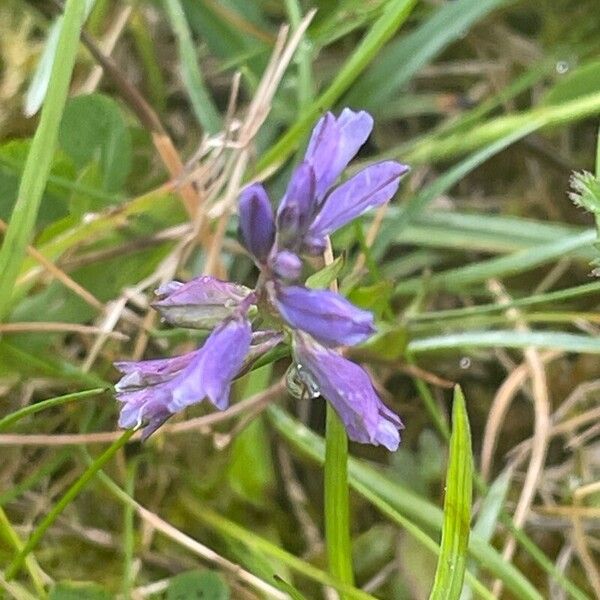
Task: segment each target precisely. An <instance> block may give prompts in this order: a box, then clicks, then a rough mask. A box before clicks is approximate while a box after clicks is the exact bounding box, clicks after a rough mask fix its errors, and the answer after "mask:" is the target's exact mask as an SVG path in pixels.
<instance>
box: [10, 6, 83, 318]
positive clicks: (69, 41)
mask: <svg viewBox="0 0 600 600" xmlns="http://www.w3.org/2000/svg"><path fill="white" fill-rule="evenodd" d="M85 8H86V7H85V2H82V1H81V0H67V3H66V5H65V11H64V16H63V22H62V26H61V30H60V35H59V38H58V46H57V48H56V58H55V60H54V64H53V66H52V72H51V75H50V84H49V87H48V93H47V94H46V99H45V101H44V106H43V108H42V115H41V117H40V124H39V126H38V128H37V130H36V132H35V135H34V137H33V141H32V143H31V148H30V150H29V154H28V155H27V162H26V163H25V169H24V171H23V176H22V178H21V183H20V185H19V193H18V197H17V201H16V203H15V206H14V208H13V211H12V216H11V220H10V223H9V224H8V229H7V230H6V234H5V236H4V243H3V244H2V248H1V249H0V290H2V293H1V294H0V320H3V319H4V318H5V317H6V316H7V314H8V312H9V307H10V296H11V294H10V290H12V289H13V287H14V285H15V282H16V280H17V275H18V273H19V269H20V268H21V261H22V260H23V256H24V255H25V249H26V247H27V244H28V243H29V241H30V239H31V236H32V233H33V229H34V226H35V220H36V216H37V213H38V210H39V206H40V202H41V199H42V194H43V193H44V188H45V187H46V181H47V179H48V175H49V173H50V166H51V163H52V157H53V155H54V150H55V148H56V144H57V139H58V127H59V125H60V119H61V115H62V113H63V110H64V107H65V102H66V100H67V94H68V91H69V82H70V80H71V73H72V71H73V66H74V65H75V57H76V55H77V48H78V45H79V34H80V31H81V27H82V25H83V20H84V15H85Z"/></svg>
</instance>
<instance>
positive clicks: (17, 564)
mask: <svg viewBox="0 0 600 600" xmlns="http://www.w3.org/2000/svg"><path fill="white" fill-rule="evenodd" d="M134 433H135V430H134V429H130V430H128V431H125V432H124V433H123V435H121V437H119V438H118V439H117V440H116V441H115V442H113V443H112V444H111V445H110V446H109V447H108V448H107V449H106V450H105V451H104V452H103V453H102V454H101V455H100V456H99V457H98V458H97V459H95V460H94V462H93V463H92V464H91V465H90V466H89V467H88V468H87V469H86V470H85V471H84V472H83V474H82V475H81V476H80V477H79V479H78V480H77V481H76V482H75V483H74V484H73V485H72V486H71V487H70V488H69V489H68V490H67V491H66V492H65V494H64V495H63V496H62V498H61V499H60V500H59V501H58V502H57V503H56V504H55V505H54V506H53V507H52V509H51V510H50V512H48V514H47V515H46V516H45V517H44V518H43V519H42V521H41V523H40V524H39V525H38V526H37V527H36V528H35V529H34V530H33V533H32V534H31V535H30V536H29V539H28V540H27V543H26V544H25V546H23V548H22V550H21V551H20V552H19V553H18V554H17V556H16V557H15V559H14V560H13V562H12V563H11V564H10V566H9V567H8V569H7V570H6V579H7V580H10V579H12V578H13V577H14V576H15V575H17V574H18V573H19V570H20V569H21V566H22V565H23V561H25V559H26V558H27V556H28V555H29V553H30V552H31V551H32V550H34V549H35V548H36V546H37V545H38V544H39V543H40V541H41V540H42V538H43V537H44V534H45V533H46V531H47V530H48V528H49V527H50V526H51V525H52V524H53V523H54V521H56V519H57V518H58V517H59V516H60V514H61V513H62V512H63V510H65V508H67V506H68V505H69V504H71V502H73V500H75V498H76V497H77V496H78V495H79V494H80V492H81V491H82V490H83V488H85V486H86V485H87V484H88V483H89V482H90V481H91V480H92V479H93V478H94V476H95V475H96V473H98V471H100V469H102V467H103V466H104V465H105V464H106V463H107V462H108V461H109V460H110V459H111V458H112V457H113V456H114V455H115V454H116V453H117V452H118V451H119V450H120V449H121V448H122V447H123V446H124V445H125V444H126V443H127V442H128V441H129V438H130V437H131V436H132V435H133V434H134Z"/></svg>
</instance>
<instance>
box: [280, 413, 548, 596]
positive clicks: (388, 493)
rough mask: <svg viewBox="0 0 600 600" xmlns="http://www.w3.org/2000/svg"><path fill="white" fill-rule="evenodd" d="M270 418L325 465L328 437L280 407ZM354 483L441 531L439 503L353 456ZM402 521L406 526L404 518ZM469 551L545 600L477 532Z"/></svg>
mask: <svg viewBox="0 0 600 600" xmlns="http://www.w3.org/2000/svg"><path fill="white" fill-rule="evenodd" d="M268 414H269V417H270V418H271V421H272V423H273V425H274V426H275V428H276V429H277V431H278V432H279V433H280V434H281V435H282V436H283V437H284V438H285V439H286V440H288V442H290V443H291V444H292V445H293V446H294V448H296V449H297V450H299V451H300V452H301V453H302V454H303V455H305V456H307V457H309V458H310V459H312V460H314V461H316V462H317V463H319V464H323V462H324V458H325V444H324V440H323V439H322V438H321V437H319V436H318V435H316V434H315V433H313V432H312V431H310V430H309V429H308V428H306V427H305V426H304V425H302V424H301V423H299V422H298V421H295V420H294V419H292V418H291V417H290V416H289V415H287V414H286V413H285V411H283V410H281V409H280V408H278V407H276V406H273V405H272V406H270V407H269V409H268ZM348 473H349V478H348V479H349V482H350V486H351V487H352V488H353V489H355V490H356V491H357V492H358V493H359V494H360V495H361V496H363V497H364V498H366V499H367V500H368V501H369V502H371V503H372V504H374V505H375V506H376V507H377V508H379V509H380V510H381V511H382V512H383V513H384V514H386V515H387V516H389V517H391V516H392V515H394V514H396V513H397V514H398V515H399V516H401V517H402V518H403V519H405V520H407V521H408V522H409V523H410V524H411V525H412V526H413V527H417V524H418V526H419V527H423V528H425V529H431V530H433V531H441V529H442V522H443V513H442V511H441V510H440V509H439V507H437V506H436V505H435V504H433V503H432V502H430V501H429V500H427V499H425V498H422V497H421V496H419V495H418V494H416V493H415V492H413V491H412V490H410V489H408V488H407V487H405V486H402V485H400V484H398V483H396V482H393V481H390V480H389V479H387V478H386V477H385V475H383V474H381V473H379V472H377V471H376V470H374V469H373V468H372V467H370V466H369V465H368V464H366V463H364V462H362V461H359V460H357V459H355V458H352V457H350V459H349V461H348ZM398 523H399V524H401V525H402V526H404V525H403V524H402V523H401V522H400V521H398ZM469 554H470V555H471V556H472V557H473V558H474V559H475V560H477V562H478V563H479V564H480V565H481V567H482V568H484V569H487V570H488V571H489V572H490V573H492V574H493V575H494V576H495V577H499V578H500V579H502V581H503V582H504V584H505V585H506V587H507V589H510V590H511V591H512V593H513V594H514V596H515V597H517V598H520V599H521V600H526V599H528V600H542V596H541V595H540V594H539V593H538V591H537V590H536V589H535V587H534V586H533V585H532V584H531V583H530V582H529V581H528V580H527V579H526V577H525V576H524V575H523V574H522V573H521V572H520V571H519V570H518V569H517V568H516V567H515V566H514V565H512V564H510V563H507V562H505V561H504V560H503V559H502V557H501V556H500V554H499V553H498V552H497V551H496V550H495V549H494V548H493V547H492V546H490V545H489V544H488V543H487V542H486V541H485V540H483V539H482V538H481V537H480V536H478V535H477V534H472V535H471V536H470V539H469Z"/></svg>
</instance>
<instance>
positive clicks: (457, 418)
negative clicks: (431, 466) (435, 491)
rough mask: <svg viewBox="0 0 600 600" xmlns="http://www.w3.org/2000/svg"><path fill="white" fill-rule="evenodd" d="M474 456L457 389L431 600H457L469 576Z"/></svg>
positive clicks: (461, 395) (466, 420)
mask: <svg viewBox="0 0 600 600" xmlns="http://www.w3.org/2000/svg"><path fill="white" fill-rule="evenodd" d="M472 487H473V455H472V451H471V432H470V428H469V419H468V416H467V411H466V408H465V398H464V396H463V393H462V391H461V389H460V387H459V386H456V387H455V388H454V406H453V408H452V436H451V438H450V456H449V460H448V474H447V477H446V497H445V499H444V525H443V528H442V543H441V546H440V556H439V559H438V564H437V570H436V573H435V580H434V582H433V589H432V590H431V594H430V596H429V598H430V600H456V599H458V598H459V597H460V593H461V590H462V587H463V581H464V578H465V568H466V562H467V552H468V547H469V534H470V523H471V501H472V493H473V489H472Z"/></svg>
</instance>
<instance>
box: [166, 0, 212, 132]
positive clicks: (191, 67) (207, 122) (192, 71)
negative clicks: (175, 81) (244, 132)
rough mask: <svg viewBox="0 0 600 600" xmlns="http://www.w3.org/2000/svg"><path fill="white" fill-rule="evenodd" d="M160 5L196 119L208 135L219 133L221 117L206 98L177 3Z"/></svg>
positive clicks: (188, 34) (186, 25)
mask: <svg viewBox="0 0 600 600" xmlns="http://www.w3.org/2000/svg"><path fill="white" fill-rule="evenodd" d="M164 6H165V9H166V12H167V16H168V17H169V21H170V22H171V27H172V28H173V32H174V33H175V37H176V39H177V47H178V50H179V57H180V62H181V75H182V78H183V83H184V85H185V88H186V90H187V93H188V95H189V97H190V100H191V103H192V108H193V109H194V113H195V114H196V118H197V119H198V121H199V122H200V124H201V125H202V127H203V128H204V130H205V131H206V133H209V134H211V135H212V134H215V133H217V132H219V131H220V130H221V117H220V115H219V112H218V111H217V108H216V107H215V104H214V102H213V100H212V98H211V96H210V92H209V91H208V89H207V87H206V84H205V83H204V78H203V77H202V73H201V72H200V68H199V67H198V58H197V56H196V50H195V48H194V43H193V41H192V33H191V31H190V28H189V26H188V22H187V20H186V18H185V13H184V12H183V7H182V6H181V3H180V2H179V0H164Z"/></svg>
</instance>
